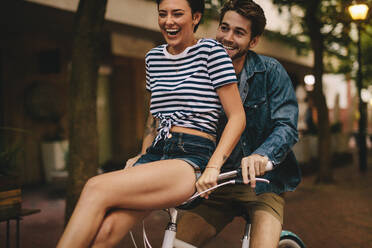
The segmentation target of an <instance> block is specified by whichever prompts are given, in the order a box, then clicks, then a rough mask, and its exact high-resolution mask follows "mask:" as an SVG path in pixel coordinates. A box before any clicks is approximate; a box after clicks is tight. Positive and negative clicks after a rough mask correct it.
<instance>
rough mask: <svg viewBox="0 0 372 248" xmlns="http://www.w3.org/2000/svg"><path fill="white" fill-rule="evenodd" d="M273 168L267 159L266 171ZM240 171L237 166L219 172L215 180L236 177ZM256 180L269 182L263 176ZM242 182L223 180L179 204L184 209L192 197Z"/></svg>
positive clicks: (238, 180)
mask: <svg viewBox="0 0 372 248" xmlns="http://www.w3.org/2000/svg"><path fill="white" fill-rule="evenodd" d="M272 169H273V163H272V162H271V161H268V162H267V164H266V171H270V170H272ZM241 173H242V168H238V169H236V170H233V171H228V172H224V173H221V174H220V175H219V176H218V178H217V181H222V180H226V179H230V178H234V177H237V176H238V175H241ZM256 181H257V182H263V183H270V181H269V180H267V179H265V178H259V177H258V178H256ZM237 183H238V184H242V183H243V181H242V180H241V179H238V178H237V179H232V180H229V181H225V182H223V183H220V184H217V185H216V186H214V187H211V188H209V189H207V190H204V191H202V192H196V193H195V194H194V195H193V196H191V197H190V198H189V199H188V200H187V201H185V202H184V203H182V205H181V206H185V207H184V209H186V208H187V207H186V206H187V205H188V204H190V202H192V201H193V200H194V199H196V198H197V197H199V196H200V195H202V194H204V193H206V192H208V191H211V190H213V189H216V188H218V187H221V186H224V185H227V184H237ZM181 206H179V208H182V207H181Z"/></svg>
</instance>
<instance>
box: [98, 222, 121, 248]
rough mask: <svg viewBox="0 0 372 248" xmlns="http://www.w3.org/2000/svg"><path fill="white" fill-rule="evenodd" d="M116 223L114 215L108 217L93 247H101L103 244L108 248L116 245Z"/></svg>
mask: <svg viewBox="0 0 372 248" xmlns="http://www.w3.org/2000/svg"><path fill="white" fill-rule="evenodd" d="M115 222H116V220H115V218H114V216H112V215H108V217H106V218H105V220H104V221H103V223H102V225H101V227H100V229H99V231H98V233H97V236H96V238H95V240H94V244H93V247H95V246H96V247H99V246H102V245H103V244H104V245H106V246H107V247H110V245H111V244H112V245H114V242H113V241H112V238H113V233H114V230H115Z"/></svg>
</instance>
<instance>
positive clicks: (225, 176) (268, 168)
mask: <svg viewBox="0 0 372 248" xmlns="http://www.w3.org/2000/svg"><path fill="white" fill-rule="evenodd" d="M273 168H274V166H273V163H272V162H271V161H268V162H267V164H266V169H265V170H266V171H271V170H272V169H273ZM241 173H242V168H238V169H236V170H233V171H228V172H224V173H221V174H220V175H219V176H218V178H217V181H221V180H225V179H229V178H234V177H236V176H237V175H239V174H240V175H241Z"/></svg>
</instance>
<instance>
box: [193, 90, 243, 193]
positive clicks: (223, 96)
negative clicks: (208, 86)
mask: <svg viewBox="0 0 372 248" xmlns="http://www.w3.org/2000/svg"><path fill="white" fill-rule="evenodd" d="M217 94H218V96H219V98H220V101H221V104H222V107H223V109H224V111H225V113H226V117H227V120H228V121H227V124H226V127H225V129H224V131H223V133H222V135H221V139H220V141H219V142H218V144H217V147H216V150H215V151H214V153H213V154H212V157H211V158H210V160H209V162H208V165H207V167H206V169H205V171H204V173H203V175H202V176H201V177H200V178H199V180H198V182H197V183H196V188H197V190H198V192H201V191H203V190H206V189H208V188H210V187H213V186H215V185H216V184H217V177H218V175H219V173H220V168H221V167H222V165H223V164H224V163H225V161H226V159H227V158H228V157H229V156H230V153H231V152H232V150H233V149H234V147H235V146H236V144H237V143H238V141H239V139H240V136H241V134H242V133H243V131H244V128H245V122H246V117H245V112H244V108H243V104H242V101H241V98H240V95H239V91H238V87H237V84H228V85H225V86H222V87H219V88H218V89H217ZM203 197H208V194H205V195H203Z"/></svg>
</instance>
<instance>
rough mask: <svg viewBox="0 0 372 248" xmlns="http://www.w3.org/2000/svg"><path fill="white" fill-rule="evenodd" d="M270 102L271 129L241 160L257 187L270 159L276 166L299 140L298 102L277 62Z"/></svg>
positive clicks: (243, 170)
mask: <svg viewBox="0 0 372 248" xmlns="http://www.w3.org/2000/svg"><path fill="white" fill-rule="evenodd" d="M268 80H269V81H268V85H267V87H268V104H269V110H270V116H271V121H272V125H271V126H272V132H271V133H270V135H269V136H268V137H267V139H266V140H265V141H264V142H263V143H262V144H261V145H260V146H259V147H258V148H257V149H256V150H255V151H253V153H252V154H251V155H250V156H247V157H244V158H243V159H242V162H241V167H242V173H243V175H247V174H248V175H249V178H250V179H251V187H253V188H254V187H255V186H256V180H255V177H256V176H262V175H264V174H265V172H266V171H265V169H266V164H267V162H268V161H269V160H270V161H271V162H272V163H273V164H274V166H275V165H277V164H280V163H281V162H283V160H284V159H285V157H286V155H287V154H288V152H289V151H290V149H291V148H292V146H293V145H294V144H295V143H296V142H297V141H298V132H297V119H298V104H297V98H296V94H295V92H294V89H293V86H292V82H291V80H290V78H289V76H288V74H287V72H286V71H285V69H284V68H283V66H281V65H280V64H279V62H277V63H276V64H275V66H273V68H271V72H270V78H269V79H268Z"/></svg>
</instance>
